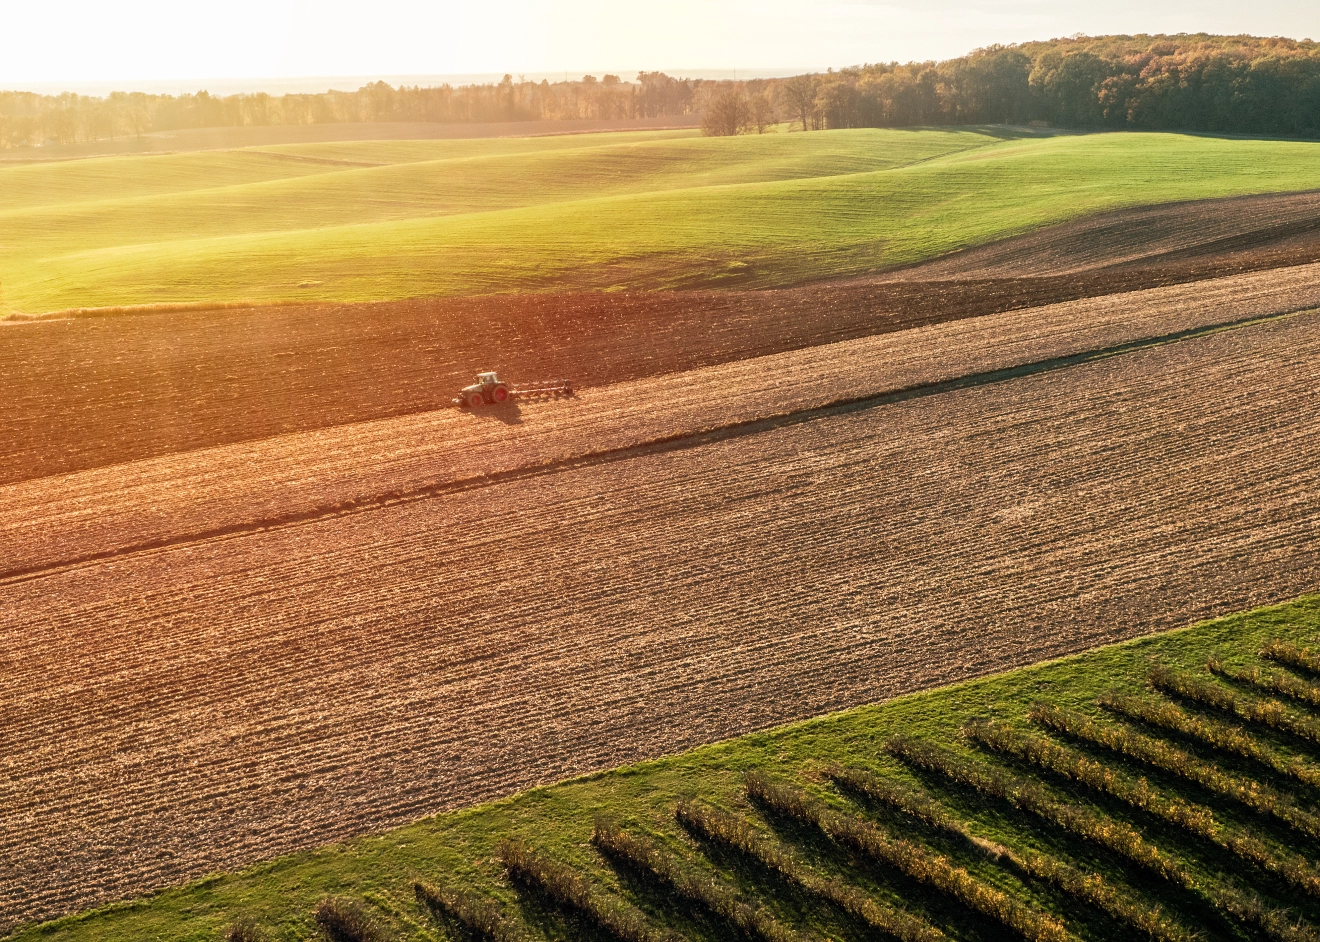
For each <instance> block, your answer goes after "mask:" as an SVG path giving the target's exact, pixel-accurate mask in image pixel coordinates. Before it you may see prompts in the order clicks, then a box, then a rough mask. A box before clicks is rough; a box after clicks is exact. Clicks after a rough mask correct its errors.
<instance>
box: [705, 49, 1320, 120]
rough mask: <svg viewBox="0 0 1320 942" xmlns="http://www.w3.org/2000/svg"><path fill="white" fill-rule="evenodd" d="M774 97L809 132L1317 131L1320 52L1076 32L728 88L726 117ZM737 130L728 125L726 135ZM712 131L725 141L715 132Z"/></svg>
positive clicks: (784, 116) (783, 116)
mask: <svg viewBox="0 0 1320 942" xmlns="http://www.w3.org/2000/svg"><path fill="white" fill-rule="evenodd" d="M756 95H764V96H766V97H768V99H769V100H770V101H772V102H773V105H774V107H775V109H776V111H777V117H778V119H779V120H781V121H790V122H795V123H796V124H797V126H799V127H800V128H801V129H802V130H810V129H820V128H858V127H917V126H930V125H975V124H1014V125H1023V124H1041V125H1051V126H1055V127H1063V128H1077V129H1098V128H1108V129H1131V130H1169V131H1205V132H1211V133H1236V134H1266V135H1283V136H1301V137H1314V136H1317V135H1320V44H1317V43H1314V42H1311V41H1310V40H1305V41H1295V40H1291V39H1279V38H1273V39H1261V38H1256V37H1251V36H1210V35H1206V34H1196V35H1186V34H1183V35H1177V36H1100V37H1088V36H1075V37H1071V38H1067V39H1056V40H1051V41H1049V42H1037V43H1024V44H1022V45H1016V46H991V47H989V48H987V49H978V50H976V51H975V52H973V53H971V54H970V55H966V56H963V57H961V58H957V59H949V60H946V61H943V62H910V63H906V64H899V63H896V62H891V63H882V64H878V65H865V66H859V67H856V68H850V69H842V70H840V71H837V72H835V71H830V72H826V73H824V74H817V75H799V76H795V77H793V78H788V79H779V80H774V81H771V82H766V83H762V87H760V88H756V89H751V88H748V89H737V88H730V89H724V90H721V91H719V92H718V93H717V94H716V96H715V97H716V98H718V99H719V101H720V104H721V107H722V109H723V111H724V112H725V113H730V112H733V111H738V110H739V106H741V112H740V115H741V119H740V122H739V124H738V130H739V132H746V131H748V130H754V128H755V125H756V124H757V121H755V120H753V118H752V117H751V112H752V111H753V110H754V109H753V107H752V98H753V97H754V96H756ZM727 125H728V122H727V121H726V122H725V126H726V128H727ZM711 133H723V131H715V130H712V131H711Z"/></svg>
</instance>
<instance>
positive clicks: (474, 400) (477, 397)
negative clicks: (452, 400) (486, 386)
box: [468, 392, 486, 409]
mask: <svg viewBox="0 0 1320 942" xmlns="http://www.w3.org/2000/svg"><path fill="white" fill-rule="evenodd" d="M485 402H486V400H485V399H482V398H481V393H479V392H474V393H469V394H468V405H469V406H471V407H472V408H474V409H475V408H477V406H480V405H484V404H485Z"/></svg>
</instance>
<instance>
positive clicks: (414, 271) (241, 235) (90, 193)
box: [0, 129, 1320, 313]
mask: <svg viewBox="0 0 1320 942" xmlns="http://www.w3.org/2000/svg"><path fill="white" fill-rule="evenodd" d="M1317 156H1320V145H1316V144H1313V143H1299V142H1287V141H1241V140H1233V141H1228V140H1222V139H1216V138H1209V137H1193V136H1181V135H1157V134H1107V135H1064V136H1031V135H1025V136H1024V135H1019V134H1014V133H1012V132H1009V131H1005V130H1002V129H990V130H975V129H972V130H961V131H921V130H918V131H892V130H856V131H831V132H822V133H816V134H774V135H765V136H750V137H740V138H732V139H703V138H700V137H696V136H694V133H693V132H687V131H667V132H636V133H617V134H590V135H573V136H563V137H546V138H526V139H494V140H475V141H402V142H353V143H339V144H306V145H281V146H272V147H267V148H255V149H247V150H236V151H225V152H202V153H193V154H177V155H162V156H140V157H106V158H95V159H87V160H78V161H66V162H54V163H44V164H25V165H16V166H9V167H3V168H0V232H2V233H3V235H0V310H17V311H23V312H28V313H37V312H42V311H49V310H57V309H62V308H67V307H81V306H107V305H129V304H141V303H159V302H185V301H233V300H243V299H254V300H255V299H260V300H280V299H290V300H293V299H331V300H346V301H353V300H370V299H387V298H400V297H411V296H418V295H455V294H479V293H491V292H506V291H539V290H550V289H558V290H562V289H567V288H603V289H609V288H621V287H633V288H676V287H720V286H739V287H770V286H782V285H788V284H795V283H801V282H805V281H811V280H816V279H822V278H828V277H834V276H846V275H855V274H862V273H866V272H871V271H875V270H877V269H880V268H884V267H886V266H890V265H894V264H899V263H906V262H912V261H917V260H920V259H923V258H928V257H930V256H933V255H936V254H939V253H942V252H946V251H949V250H952V249H956V248H959V247H963V246H966V245H969V244H976V243H980V242H984V241H988V240H991V239H994V238H999V237H1002V236H1006V235H1009V234H1012V233H1016V232H1021V231H1025V230H1028V229H1031V228H1034V227H1038V226H1042V225H1046V224H1049V223H1054V222H1059V221H1063V220H1066V219H1069V218H1074V217H1077V216H1081V215H1084V214H1087V213H1091V212H1095V211H1097V210H1102V209H1106V208H1115V207H1120V206H1130V205H1137V204H1147V203H1159V202H1166V201H1170V200H1186V199H1195V198H1203V197H1219V196H1228V195H1234V194H1242V193H1260V192H1272V191H1285V190H1301V189H1309V188H1315V187H1320V169H1317V168H1318V167H1320V163H1317V160H1316V157H1317Z"/></svg>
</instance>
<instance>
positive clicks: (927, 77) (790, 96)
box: [0, 34, 1320, 148]
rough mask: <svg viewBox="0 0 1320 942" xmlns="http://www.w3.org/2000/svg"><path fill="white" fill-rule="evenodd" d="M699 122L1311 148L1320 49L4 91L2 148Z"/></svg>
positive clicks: (1125, 45)
mask: <svg viewBox="0 0 1320 942" xmlns="http://www.w3.org/2000/svg"><path fill="white" fill-rule="evenodd" d="M692 114H701V115H702V116H703V119H704V120H703V130H705V132H706V133H708V134H714V135H727V134H739V133H747V132H756V131H764V130H766V129H767V128H768V127H770V126H771V125H773V124H775V123H777V122H778V123H781V124H784V125H788V126H790V127H796V128H798V129H801V130H823V129H829V128H857V127H921V126H949V125H978V124H1012V125H1024V124H1036V125H1038V126H1051V127H1060V128H1075V129H1100V128H1106V129H1134V130H1170V131H1200V132H1210V133H1229V134H1254V135H1273V136H1290V137H1312V136H1315V135H1317V134H1320V45H1318V44H1317V43H1315V42H1312V41H1311V40H1309V39H1308V40H1301V41H1298V40H1291V39H1280V38H1272V39H1261V38H1256V37H1249V36H1230V37H1225V36H1210V35H1203V34H1198V35H1186V34H1180V35H1177V36H1102V37H1088V36H1075V37H1070V38H1066V39H1055V40H1050V41H1048V42H1035V43H1025V44H1021V45H1013V46H993V47H989V48H986V49H978V50H976V51H974V52H972V53H970V54H968V55H966V56H962V57H959V58H956V59H949V60H945V61H942V62H909V63H906V64H900V63H897V62H891V63H879V64H868V65H861V66H855V67H851V68H844V69H840V70H837V71H836V70H829V71H827V72H824V73H815V74H807V75H798V76H794V77H791V78H781V79H769V80H764V79H762V80H755V81H750V82H725V81H706V80H700V79H682V78H674V77H671V76H669V75H666V74H664V73H661V72H642V73H639V74H638V75H637V77H636V80H635V81H624V80H623V79H621V78H620V77H619V76H617V75H606V76H604V77H603V78H600V79H597V78H596V77H595V76H592V75H587V76H584V77H583V78H582V79H581V80H577V81H564V82H556V83H551V82H549V81H545V80H542V81H541V82H532V81H522V80H518V81H515V80H514V78H513V77H512V76H511V75H506V76H504V79H503V81H501V82H499V83H490V84H484V85H466V86H458V87H453V86H450V85H440V86H437V87H430V88H422V87H407V86H400V87H398V88H395V87H393V86H391V85H389V84H387V83H385V82H375V83H372V84H368V85H364V86H363V87H361V88H359V89H357V90H356V91H327V92H324V93H322V94H314V95H308V94H290V95H282V96H273V95H267V94H243V95H230V96H215V95H210V94H208V93H207V92H205V91H200V92H198V93H196V94H188V95H178V96H174V95H148V94H143V93H138V92H115V93H113V94H111V95H109V96H107V97H105V98H95V97H89V96H83V95H77V94H73V93H65V94H62V95H55V96H43V95H37V94H34V93H30V92H0V148H14V147H29V146H41V145H43V144H46V143H52V144H66V143H73V142H76V141H93V140H100V139H104V138H115V137H129V136H141V135H143V134H146V133H149V132H153V131H171V130H178V129H181V128H202V127H235V126H243V125H271V124H312V123H341V122H443V123H454V122H459V123H462V122H471V123H477V122H494V121H531V120H546V119H551V120H553V119H581V118H590V119H596V120H604V121H609V120H614V119H625V118H653V117H663V116H683V115H692Z"/></svg>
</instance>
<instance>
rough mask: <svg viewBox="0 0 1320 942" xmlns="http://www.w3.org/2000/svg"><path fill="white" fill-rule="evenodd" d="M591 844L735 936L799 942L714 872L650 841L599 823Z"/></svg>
mask: <svg viewBox="0 0 1320 942" xmlns="http://www.w3.org/2000/svg"><path fill="white" fill-rule="evenodd" d="M591 840H592V843H594V844H595V845H596V847H597V848H598V849H599V850H600V851H601V853H602V854H604V855H605V856H606V857H608V858H610V859H611V860H612V861H614V862H615V863H616V864H619V865H620V866H622V867H624V868H626V869H628V870H630V871H632V872H633V873H636V874H638V875H639V876H641V877H643V878H644V879H646V880H647V881H649V882H651V883H652V884H655V885H656V886H658V887H660V888H661V889H662V890H664V891H665V892H669V893H673V894H675V895H676V896H677V897H678V898H680V899H683V900H685V901H687V902H688V903H689V904H691V905H693V906H695V907H697V908H698V909H700V910H703V911H704V912H706V913H708V914H709V915H710V916H713V917H714V918H715V919H717V920H719V921H720V922H722V923H724V924H725V925H726V926H727V927H728V928H729V929H731V930H732V931H733V932H735V933H736V934H738V935H740V936H742V937H744V938H748V939H753V940H759V942H800V940H801V938H802V937H801V936H800V935H799V934H798V933H797V932H795V931H794V930H792V929H790V928H788V927H787V926H785V925H783V924H782V923H781V922H779V921H778V920H777V919H775V918H774V917H773V916H772V915H770V914H769V913H768V912H766V911H765V910H764V909H761V908H759V907H756V906H752V905H750V904H748V903H746V902H744V901H743V900H741V899H739V896H738V891H737V890H736V889H735V888H734V887H732V886H730V885H729V884H728V883H726V882H725V881H724V880H722V879H720V878H719V877H717V876H715V875H714V874H711V873H709V872H706V871H703V870H699V869H697V868H696V867H692V866H688V865H685V864H684V863H682V862H681V861H679V859H678V858H677V857H675V856H674V855H673V854H669V853H666V852H665V851H663V850H661V849H660V848H659V847H657V846H655V844H653V843H652V842H651V841H648V840H646V839H645V838H642V837H638V836H637V835H635V834H629V833H628V832H626V831H622V830H620V829H619V828H618V827H616V826H615V825H614V824H613V823H612V822H609V821H606V820H604V819H598V820H597V821H596V828H595V832H594V833H593V834H592V837H591Z"/></svg>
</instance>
